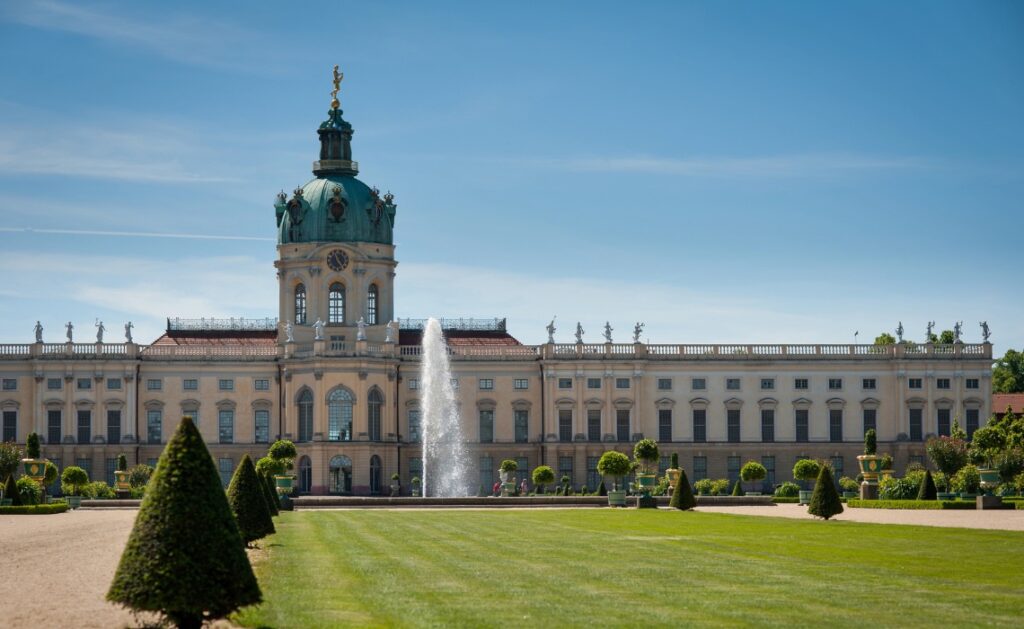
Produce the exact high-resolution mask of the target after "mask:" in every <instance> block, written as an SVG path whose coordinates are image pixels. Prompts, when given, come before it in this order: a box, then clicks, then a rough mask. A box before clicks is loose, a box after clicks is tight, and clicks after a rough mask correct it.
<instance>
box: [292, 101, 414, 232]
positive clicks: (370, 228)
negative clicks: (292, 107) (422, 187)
mask: <svg viewBox="0 0 1024 629" xmlns="http://www.w3.org/2000/svg"><path fill="white" fill-rule="evenodd" d="M341 113H342V112H341V109H338V108H337V107H334V108H332V109H331V110H330V111H329V112H328V113H327V115H328V118H327V120H326V121H325V122H324V123H323V124H321V125H320V128H319V129H318V130H317V134H318V135H319V136H320V159H319V160H318V161H316V162H314V163H313V174H314V175H316V179H313V180H311V181H309V182H308V183H306V185H304V186H302V187H301V188H296V189H295V191H294V192H293V193H292V197H291V199H289V198H288V197H287V195H285V194H284V192H281V193H280V194H278V195H277V202H276V203H274V208H275V210H276V215H277V242H278V244H282V245H283V244H288V243H297V242H378V243H382V244H388V245H390V244H392V242H393V240H392V230H393V228H394V226H395V209H396V205H395V199H394V196H393V195H392V194H391V193H390V192H389V193H387V194H385V195H383V196H382V195H381V194H380V192H379V191H378V190H377V189H376V188H371V187H369V186H367V185H366V184H365V183H363V182H362V181H359V180H358V179H356V177H355V176H356V175H357V174H359V164H358V163H356V162H354V161H352V145H351V141H352V125H350V124H349V123H347V122H345V120H343V119H342V117H341Z"/></svg>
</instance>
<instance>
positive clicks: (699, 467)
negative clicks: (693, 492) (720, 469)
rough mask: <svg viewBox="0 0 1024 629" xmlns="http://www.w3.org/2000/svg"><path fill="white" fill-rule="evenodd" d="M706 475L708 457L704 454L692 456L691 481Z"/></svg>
mask: <svg viewBox="0 0 1024 629" xmlns="http://www.w3.org/2000/svg"><path fill="white" fill-rule="evenodd" d="M707 477H708V457H706V456H695V457H693V482H697V481H699V480H701V479H704V478H707Z"/></svg>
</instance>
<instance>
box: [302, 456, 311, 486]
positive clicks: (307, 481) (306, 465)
mask: <svg viewBox="0 0 1024 629" xmlns="http://www.w3.org/2000/svg"><path fill="white" fill-rule="evenodd" d="M312 486H313V464H312V463H311V462H310V460H309V457H308V456H303V457H302V458H300V459H299V493H300V494H308V493H309V490H310V488H311V487H312Z"/></svg>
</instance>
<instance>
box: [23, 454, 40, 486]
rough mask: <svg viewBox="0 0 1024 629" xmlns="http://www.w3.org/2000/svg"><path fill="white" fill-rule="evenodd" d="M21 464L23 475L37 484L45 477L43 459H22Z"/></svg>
mask: <svg viewBox="0 0 1024 629" xmlns="http://www.w3.org/2000/svg"><path fill="white" fill-rule="evenodd" d="M21 465H22V469H23V470H24V474H25V476H28V477H29V478H31V479H32V480H34V481H35V482H37V483H39V484H42V482H43V478H45V477H46V460H45V459H22V460H21Z"/></svg>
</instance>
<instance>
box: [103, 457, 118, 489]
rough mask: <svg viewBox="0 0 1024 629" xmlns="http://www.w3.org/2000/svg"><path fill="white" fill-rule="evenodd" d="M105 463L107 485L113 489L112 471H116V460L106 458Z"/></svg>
mask: <svg viewBox="0 0 1024 629" xmlns="http://www.w3.org/2000/svg"><path fill="white" fill-rule="evenodd" d="M105 463H106V472H107V476H106V480H107V485H110V486H111V487H113V486H114V481H115V480H116V479H115V478H114V470H116V469H117V458H116V457H115V458H113V459H110V458H108V459H107V460H106V461H105Z"/></svg>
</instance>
